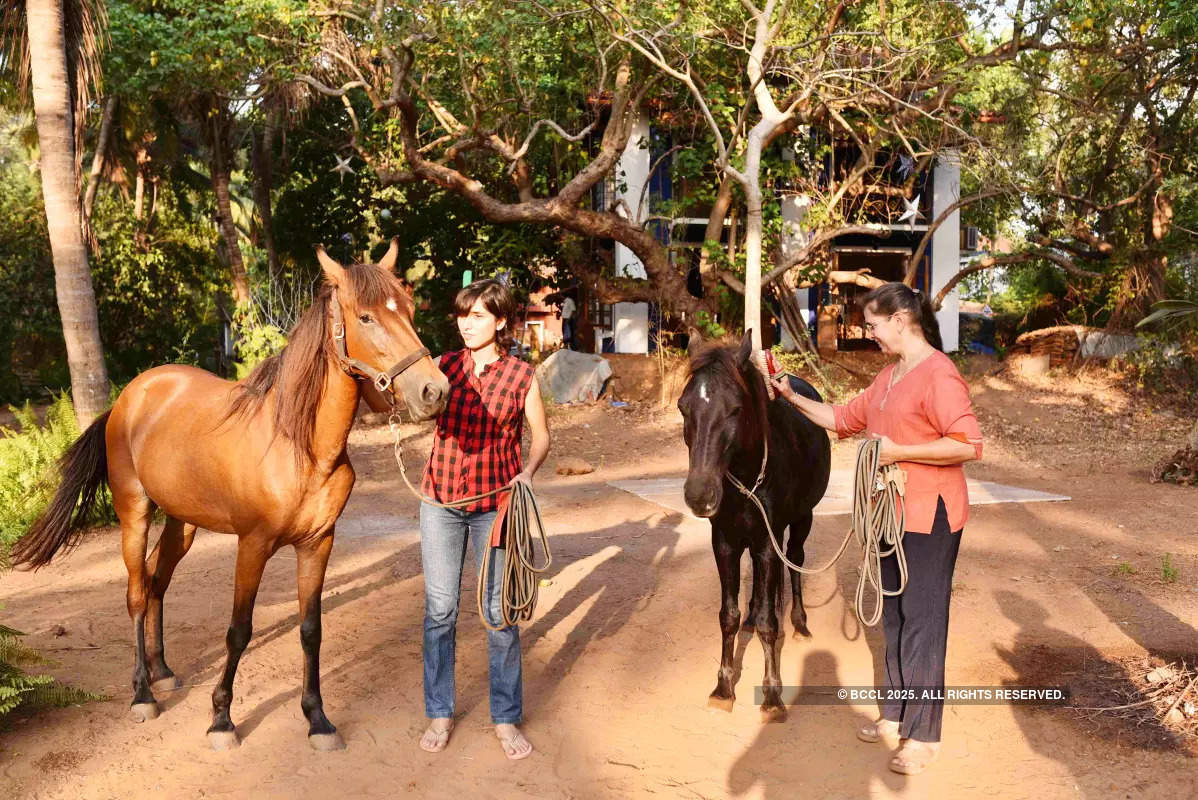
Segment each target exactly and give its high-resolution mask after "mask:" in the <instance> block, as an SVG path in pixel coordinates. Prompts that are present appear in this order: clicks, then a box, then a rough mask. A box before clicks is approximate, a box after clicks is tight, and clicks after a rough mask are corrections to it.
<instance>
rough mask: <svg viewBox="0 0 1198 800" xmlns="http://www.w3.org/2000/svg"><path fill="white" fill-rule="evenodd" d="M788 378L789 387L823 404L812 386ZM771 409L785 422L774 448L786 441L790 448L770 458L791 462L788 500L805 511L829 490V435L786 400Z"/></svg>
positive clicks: (772, 442) (791, 377)
mask: <svg viewBox="0 0 1198 800" xmlns="http://www.w3.org/2000/svg"><path fill="white" fill-rule="evenodd" d="M787 377H788V378H789V380H790V387H791V388H792V389H793V390H794V391H795V393H797V394H799V395H801V396H803V397H806V398H808V399H810V400H815V401H817V402H821V403H822V402H823V398H822V397H821V396H820V393H819V392H818V391H816V389H815V387H814V386H812V385H811V384H810V383H808V382H807V381H805V380H803V379H802V378H796V377H795V376H793V375H789V376H787ZM772 406H773V409H772V410H774V411H775V413H779V414H781V416H782V419H783V420H785V423H784V427H785V429H786V432H785V433H783V432H782V431H775V432H774V436H775V437H777V438H778V439H779V441H777V442H775V441H773V440H771V443H770V445H771V448H774V449H783V448H779V447H778V445H782V444H783V442H785V443H786V445H788V446H787V447H785V448H784V450H783V452H779V453H778V454H777V456H775V454H774V452H773V451H771V453H770V457H771V459H774V458H780V459H786V461H787V462H788V463H786V466H785V468H784V470H783V471H784V472H785V473H786V474H788V475H791V476H792V478H791V479H790V484H789V486H790V491H789V492H788V501H789V502H792V503H795V504H796V505H797V506H799V507H802V508H803V509H805V510H810V509H811V508H814V507H815V504H816V503H818V502H819V501H820V499H821V498H822V497H823V496H824V492H825V491H827V488H828V479H829V477H830V474H831V469H832V445H831V443H830V442H829V441H828V434H827V432H826V431H825V430H824V429H823V428H821V427H820V426H819V425H816V424H815V423H814V422H812V421H811V420H809V419H808V418H807V417H806V415H804V414H803V412H801V411H799V410H798V409H797V408H795V407H794V406H793V405H791V404H790V403H788V402H787V401H786V400H782V399H777V400H775V401H774V403H773V404H772ZM772 416H773V415H772V414H771V417H772Z"/></svg>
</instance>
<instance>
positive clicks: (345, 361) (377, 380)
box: [329, 289, 431, 392]
mask: <svg viewBox="0 0 1198 800" xmlns="http://www.w3.org/2000/svg"><path fill="white" fill-rule="evenodd" d="M329 309H330V311H331V312H332V314H333V345H334V347H335V348H336V350H337V363H338V364H340V365H341V369H342V370H343V371H344V372H345V374H347V375H350V376H352V377H354V378H365V379H367V380H368V381H370V382H371V383H373V384H374V388H376V389H378V390H379V392H385V391H387V390H388V389H390V388H391V382H392V381H394V380H395V379H396V378H398V377H399V375H400V373H402V372H403V371H404V370H406V369H407V368H408V367H410V366H412V365H413V364H415V363H416V362H417V361H419V360H420V359H422V358H424V357H425V356H427V355H431V354H430V353H429V350H428V348H427V347H421V348H420V349H418V350H416V351H415V352H413V353H410V354H409V355H407V356H404V358H403V359H401V360H400V361H399V362H397V363H396V364H395V366H393V367H391V369H389V370H387V371H385V372H380V371H379V370H377V369H375V368H374V367H372V366H370V365H369V364H367V363H366V362H365V361H359V360H358V359H356V358H350V357H349V350H347V349H346V347H345V318H344V317H343V316H342V315H341V303H339V302H337V290H336V289H333V293H332V295H330V297H329Z"/></svg>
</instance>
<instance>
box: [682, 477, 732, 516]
mask: <svg viewBox="0 0 1198 800" xmlns="http://www.w3.org/2000/svg"><path fill="white" fill-rule="evenodd" d="M723 489H724V487H723V486H722V485H721V482H720V481H718V480H712V479H710V478H696V477H694V476H689V475H688V476H687V478H686V484H685V485H684V486H683V488H682V497H683V499H684V500H686V505H687V507H688V508H690V510H691V512H692V513H694V515H695V516H696V517H714V516H715V513H716V512H717V511H719V510H720V500H722V499H723V493H724V492H723Z"/></svg>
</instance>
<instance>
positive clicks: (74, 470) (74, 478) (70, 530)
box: [12, 411, 112, 569]
mask: <svg viewBox="0 0 1198 800" xmlns="http://www.w3.org/2000/svg"><path fill="white" fill-rule="evenodd" d="M111 413H112V412H111V411H105V412H104V413H103V414H101V415H100V416H99V417H97V418H96V420H95V422H93V423H92V424H91V425H89V426H88V428H87V430H86V431H84V432H83V435H82V436H80V437H79V438H78V439H76V440H75V443H74V444H73V445H71V447H70V449H68V450H67V451H66V452H65V453H63V455H62V458H60V459H59V461H58V467H59V471H60V472H61V474H62V482H61V483H59V484H58V490H57V491H56V492H54V499H53V500H51V501H50V505H49V506H47V507H46V510H45V511H43V512H42V515H41V516H40V517H38V518H37V521H36V522H34V523H33V526H32V527H31V528H30V529H29V532H28V533H26V534H25V535H24V536H22V537H21V538H20V539H18V540H17V543H16V544H15V545H14V546H13V549H12V561H13V565H14V566H25V567H31V568H33V569H37V568H38V567H43V566H45V565H46V564H48V563H50V559H51V558H53V557H54V554H55V553H57V552H58V551H59V550H61V549H62V548H63V546H64V545H65V546H66V547H67V548H68V549H70V548H71V547H74V546H75V545H76V544H78V543H79V537H80V536H82V535H83V531H84V530H85V529H86V528H87V522H88V517H90V516H91V512H92V507H93V506H95V504H96V496H97V495H98V494H99V493H100V488H101V487H102V486H104V485H105V484H107V483H108V448H107V445H106V444H105V442H104V429H105V427H107V425H108V416H109V414H111Z"/></svg>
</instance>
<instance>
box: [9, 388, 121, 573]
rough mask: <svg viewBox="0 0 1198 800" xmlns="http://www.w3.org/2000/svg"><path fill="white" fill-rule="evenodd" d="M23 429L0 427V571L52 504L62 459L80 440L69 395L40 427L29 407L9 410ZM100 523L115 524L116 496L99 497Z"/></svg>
mask: <svg viewBox="0 0 1198 800" xmlns="http://www.w3.org/2000/svg"><path fill="white" fill-rule="evenodd" d="M9 408H10V409H11V410H12V412H13V414H14V415H15V416H16V418H17V419H16V421H17V424H18V426H19V429H13V428H8V427H0V567H4V566H7V564H8V553H9V549H10V548H11V547H12V544H13V543H14V542H15V541H16V540H17V539H18V538H20V537H21V536H22V535H23V534H24V533H25V532H26V531H27V530H29V526H30V525H32V524H33V521H34V520H36V519H37V518H38V516H39V515H40V514H41V513H42V511H43V510H44V509H45V508H46V506H47V505H49V503H50V499H51V498H52V497H53V496H54V490H55V489H57V488H58V481H57V477H58V475H57V469H56V465H57V462H58V459H59V458H60V457H61V456H62V454H63V453H65V452H66V451H67V448H69V447H70V446H71V445H72V444H74V442H75V440H76V439H77V438H79V424H78V422H77V421H76V419H75V408H74V406H73V405H72V404H71V398H70V397H69V396H68V395H67V393H66V392H63V393H62V394H60V395H58V397H56V398H55V400H54V402H53V403H52V404H51V405H50V407H49V408H48V409H47V410H46V422H45V424H44V425H39V424H38V421H37V412H36V411H35V410H34V408H33V406H32V405H30V404H29V403H28V402H26V403H25V405H24V407H22V408H17V407H15V406H9ZM99 516H100V519H99V521H100V522H103V523H111V522H115V521H116V514H115V512H114V511H113V508H112V496H111V495H110V494H109V493H108V489H107V488H105V489H104V490H103V491H102V493H101V496H100V512H99Z"/></svg>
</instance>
